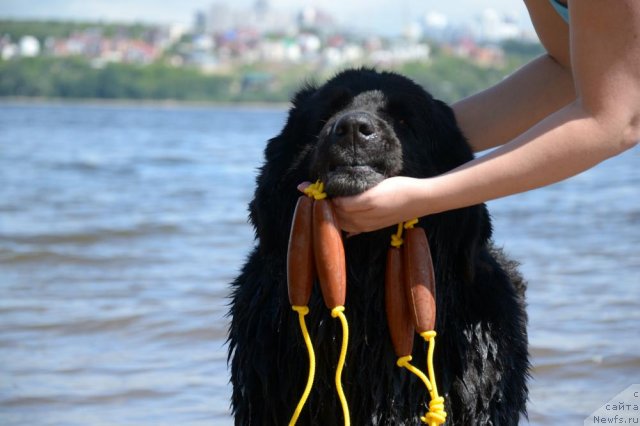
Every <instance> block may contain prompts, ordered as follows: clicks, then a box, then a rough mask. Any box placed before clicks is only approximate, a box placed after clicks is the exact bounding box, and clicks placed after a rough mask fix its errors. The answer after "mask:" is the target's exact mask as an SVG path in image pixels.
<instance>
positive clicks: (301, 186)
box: [296, 181, 311, 192]
mask: <svg viewBox="0 0 640 426" xmlns="http://www.w3.org/2000/svg"><path fill="white" fill-rule="evenodd" d="M309 185H311V182H306V181H305V182H302V183H301V184H299V185H298V186H297V187H296V188H298V191H300V192H304V190H305V189H307V188H308V187H309Z"/></svg>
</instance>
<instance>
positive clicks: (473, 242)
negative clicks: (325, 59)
mask: <svg viewBox="0 0 640 426" xmlns="http://www.w3.org/2000/svg"><path fill="white" fill-rule="evenodd" d="M472 157H473V154H472V151H471V149H470V148H469V146H468V144H467V143H466V141H465V138H464V137H463V135H462V134H461V132H460V130H459V129H458V128H457V126H456V122H455V118H454V115H453V113H452V111H451V109H450V108H449V107H448V106H447V105H446V104H444V103H443V102H441V101H438V100H435V99H434V98H433V97H432V96H431V95H429V94H428V93H427V92H425V90H424V89H422V88H421V87H420V86H418V85H417V84H415V83H414V82H412V81H411V80H409V79H407V78H405V77H402V76H400V75H397V74H394V73H388V72H377V71H374V70H369V69H359V70H349V71H344V72H342V73H340V74H338V75H337V76H335V77H334V78H332V79H331V80H330V81H328V82H327V83H326V84H324V85H323V86H320V87H316V86H312V85H308V86H307V87H305V88H304V89H302V90H301V91H300V92H299V93H298V94H297V95H296V96H295V97H294V99H293V107H292V108H291V110H290V112H289V117H288V119H287V123H286V125H285V127H284V129H283V130H282V133H281V134H280V135H278V136H276V137H275V138H273V139H271V140H270V141H269V143H268V145H267V147H266V149H265V163H264V165H263V166H262V168H261V170H260V174H259V176H258V178H257V189H256V191H255V197H254V199H253V201H251V204H250V218H251V223H252V224H253V226H254V227H255V233H256V237H257V245H256V247H255V248H254V249H253V252H252V253H251V254H250V256H249V258H248V260H247V262H246V265H245V266H244V268H243V269H242V272H241V274H240V276H239V277H238V278H237V279H236V280H235V281H234V282H233V296H232V300H231V308H230V315H231V325H230V330H229V361H230V365H231V382H232V384H233V396H232V408H233V413H234V415H235V423H236V424H237V425H257V426H263V425H265V426H266V425H286V424H288V422H289V420H290V418H291V415H292V413H293V410H294V409H295V407H296V404H297V402H298V400H299V398H300V395H301V394H302V391H303V389H304V387H305V383H306V380H307V368H308V359H307V353H306V349H305V345H304V341H303V339H302V336H301V333H300V329H299V326H298V318H297V314H296V313H295V312H293V311H292V310H291V306H290V305H289V301H288V298H287V279H286V258H287V243H288V237H289V228H290V224H291V219H292V215H293V211H294V207H295V204H296V200H297V198H298V197H299V196H300V193H299V192H298V191H297V190H296V186H297V185H298V184H299V183H300V182H303V181H315V180H316V179H318V178H320V179H322V180H323V181H324V182H325V184H326V191H327V193H328V195H329V196H330V197H332V196H340V195H350V194H356V193H360V192H362V191H364V190H366V189H368V188H370V187H372V186H373V185H375V184H377V183H378V182H380V181H381V180H382V179H384V178H386V177H390V176H395V175H403V176H413V177H418V178H422V177H429V176H435V175H439V174H442V173H445V172H447V171H448V170H451V169H453V168H454V167H456V166H458V165H460V164H463V163H465V162H467V161H469V160H471V159H472ZM419 226H421V227H424V228H425V229H426V230H427V231H428V235H429V240H430V245H431V253H432V256H433V264H434V267H435V274H436V282H437V297H436V300H437V319H436V331H437V332H438V338H437V344H436V352H435V357H434V359H435V370H436V379H437V381H438V388H439V391H440V394H441V395H444V397H445V398H446V410H447V424H450V425H513V424H517V423H518V421H519V418H520V415H521V414H526V406H525V404H526V400H527V385H526V380H527V376H528V368H529V362H528V351H527V331H526V321H527V317H526V313H525V306H524V283H523V280H522V279H521V277H520V275H519V274H518V273H517V271H516V269H515V265H514V264H513V263H512V262H510V261H509V260H507V259H506V258H505V257H504V256H502V254H501V252H500V251H499V250H497V249H495V248H494V247H493V246H492V244H491V222H490V219H489V214H488V212H487V209H486V207H485V206H484V205H476V206H472V207H469V208H464V209H459V210H454V211H449V212H445V213H441V214H435V215H431V216H427V217H423V218H421V219H420V222H419ZM394 231H395V227H392V228H388V229H384V230H380V231H376V232H371V233H365V234H359V235H357V236H354V237H350V238H348V239H345V242H344V243H345V252H346V263H347V299H346V311H345V314H346V316H347V317H348V319H349V325H350V340H349V349H348V353H347V360H346V366H345V369H344V372H343V375H342V381H343V385H344V391H345V394H346V397H347V400H348V402H349V408H350V414H351V422H352V424H353V425H358V426H359V425H394V426H397V425H417V424H421V422H420V416H421V415H423V414H424V413H425V412H426V411H427V408H426V405H427V404H428V402H429V396H428V392H427V391H426V389H425V387H424V384H422V383H421V382H420V381H419V380H418V379H417V378H416V377H415V376H413V375H412V374H409V373H408V372H407V371H406V370H404V369H401V368H399V367H397V366H396V356H395V354H394V350H393V347H392V344H391V340H390V337H389V332H388V328H387V321H386V318H385V309H384V275H385V274H384V269H385V258H386V252H387V248H388V247H389V241H390V235H391V234H392V233H393V232H394ZM309 308H310V314H309V315H308V316H307V317H306V319H307V324H308V326H309V332H310V335H311V338H312V341H313V346H314V348H315V352H316V360H317V370H316V378H315V383H314V387H313V390H312V392H311V395H310V397H309V400H308V401H307V404H306V405H305V407H304V409H303V410H302V414H301V416H300V419H299V421H298V424H300V425H303V424H304V425H321V426H324V425H328V426H332V425H340V424H342V422H343V418H342V410H341V408H340V403H339V401H338V398H337V396H336V392H335V386H334V374H335V368H336V363H337V360H338V356H339V351H340V340H341V336H342V331H341V329H340V324H339V322H338V321H336V320H335V319H333V318H331V316H330V312H329V311H328V310H327V309H326V307H325V306H324V303H323V301H322V297H321V294H320V291H319V289H318V285H315V286H314V292H313V294H312V297H311V301H310V303H309ZM425 347H426V345H425V343H424V341H422V339H420V338H417V339H416V340H415V344H414V351H413V358H414V363H415V365H417V366H420V367H421V368H422V369H424V366H425Z"/></svg>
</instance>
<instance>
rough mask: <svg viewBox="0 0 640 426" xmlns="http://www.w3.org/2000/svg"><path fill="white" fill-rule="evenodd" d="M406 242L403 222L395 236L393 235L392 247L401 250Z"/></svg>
mask: <svg viewBox="0 0 640 426" xmlns="http://www.w3.org/2000/svg"><path fill="white" fill-rule="evenodd" d="M403 243H404V240H403V239H402V222H400V223H399V224H398V230H397V231H396V233H395V234H392V235H391V246H392V247H395V248H400V247H401V246H402V244H403Z"/></svg>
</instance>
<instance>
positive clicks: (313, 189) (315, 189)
mask: <svg viewBox="0 0 640 426" xmlns="http://www.w3.org/2000/svg"><path fill="white" fill-rule="evenodd" d="M304 193H305V194H306V195H308V196H309V197H312V198H314V199H316V200H323V199H325V198H327V193H326V192H324V183H322V182H321V181H320V180H317V181H316V183H312V184H311V185H309V186H307V187H306V188H305V189H304Z"/></svg>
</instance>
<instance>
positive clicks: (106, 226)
mask: <svg viewBox="0 0 640 426" xmlns="http://www.w3.org/2000/svg"><path fill="white" fill-rule="evenodd" d="M284 119H285V111H284V110H283V109H270V108H240V107H238V108H235V107H234V108H223V107H186V106H175V105H155V106H151V105H148V106H140V105H138V106H129V105H91V104H53V103H51V104H48V103H35V104H34V103H20V102H4V103H0V424H1V425H152V424H153V425H215V426H218V425H220V426H224V425H230V424H232V420H231V418H230V416H229V409H228V407H229V394H230V386H229V384H228V372H227V367H226V348H225V337H226V327H227V321H228V320H227V318H226V317H225V313H226V310H227V303H228V299H227V297H228V295H229V291H228V284H229V282H230V281H231V280H232V279H233V278H234V277H235V275H236V274H237V273H238V270H239V268H240V267H241V265H242V263H243V262H244V260H245V258H246V255H247V253H248V251H249V249H250V248H251V246H252V244H253V232H252V230H251V228H250V227H249V225H248V224H247V219H246V216H247V209H246V206H247V202H248V201H249V199H250V197H251V194H252V191H253V186H254V178H255V174H256V169H257V167H259V165H260V163H261V158H262V149H263V147H264V144H265V141H266V140H267V139H268V138H270V137H271V136H273V135H275V134H276V133H277V132H278V131H279V129H280V128H281V127H282V125H283V122H284ZM639 166H640V149H638V148H636V149H633V150H631V151H628V152H626V153H624V154H623V155H621V156H619V157H617V158H615V159H612V160H608V161H606V162H605V163H603V164H601V165H599V166H598V167H596V168H594V169H592V170H590V171H588V172H586V173H584V174H582V175H580V176H578V177H575V178H573V179H570V180H569V181H566V182H563V183H560V184H556V185H553V186H551V187H548V188H544V189H541V190H537V191H534V192H530V193H528V194H522V195H518V196H513V197H510V198H509V199H505V200H499V201H494V202H491V203H489V208H490V211H491V213H492V216H493V219H494V226H495V240H496V243H497V245H499V246H502V247H504V248H505V250H506V251H507V252H508V253H509V254H510V255H511V256H512V257H514V258H515V259H517V260H519V261H520V262H521V264H522V266H521V269H522V272H523V274H524V275H525V277H526V278H527V280H528V282H529V290H528V303H529V308H528V309H529V316H530V322H529V333H530V341H531V353H532V361H533V364H534V368H533V372H532V373H533V378H532V379H531V381H530V388H531V401H530V403H529V411H530V416H529V417H530V418H529V422H530V424H533V425H559V424H562V425H571V424H576V425H581V424H582V422H583V420H584V418H585V417H586V416H587V415H588V414H589V413H591V412H592V411H595V410H596V409H598V408H599V407H600V406H601V405H602V404H603V403H605V402H606V401H607V400H609V399H610V398H612V397H613V396H614V395H616V394H617V393H618V392H620V391H622V390H623V389H625V388H626V387H628V386H629V385H631V384H633V383H640V309H639V308H640V254H639V250H638V247H640V167H639ZM523 423H526V421H523Z"/></svg>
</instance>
